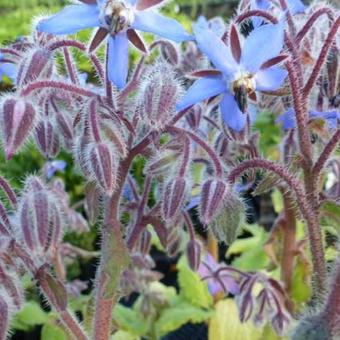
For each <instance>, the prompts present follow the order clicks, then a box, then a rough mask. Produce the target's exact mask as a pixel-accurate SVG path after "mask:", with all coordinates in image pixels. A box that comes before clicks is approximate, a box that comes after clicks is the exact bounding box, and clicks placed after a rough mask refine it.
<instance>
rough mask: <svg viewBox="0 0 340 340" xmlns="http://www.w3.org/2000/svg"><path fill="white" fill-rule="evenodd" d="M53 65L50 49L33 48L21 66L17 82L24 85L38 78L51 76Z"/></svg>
mask: <svg viewBox="0 0 340 340" xmlns="http://www.w3.org/2000/svg"><path fill="white" fill-rule="evenodd" d="M52 66H53V60H52V58H51V52H50V51H48V50H47V49H44V48H39V49H36V50H33V51H32V52H31V53H29V54H28V55H27V56H26V57H25V58H24V59H23V60H22V62H21V64H20V66H19V71H18V78H17V84H18V85H19V86H22V85H25V84H27V83H29V82H32V81H34V80H36V79H38V78H40V79H42V78H45V79H47V78H49V76H50V75H51V73H52Z"/></svg>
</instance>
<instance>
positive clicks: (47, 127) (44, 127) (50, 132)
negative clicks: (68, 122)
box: [35, 118, 60, 158]
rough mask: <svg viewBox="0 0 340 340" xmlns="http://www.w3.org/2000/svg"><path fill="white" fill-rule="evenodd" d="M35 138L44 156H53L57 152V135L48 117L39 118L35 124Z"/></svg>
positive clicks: (58, 145)
mask: <svg viewBox="0 0 340 340" xmlns="http://www.w3.org/2000/svg"><path fill="white" fill-rule="evenodd" d="M35 140H36V142H37V145H38V147H39V149H40V150H41V152H42V153H43V155H44V156H45V157H46V158H53V157H55V156H56V155H57V153H58V152H59V147H60V143H59V135H58V133H57V131H56V128H55V126H54V125H53V124H52V122H51V120H50V119H49V118H46V119H43V120H41V121H40V122H39V124H38V125H37V127H36V129H35Z"/></svg>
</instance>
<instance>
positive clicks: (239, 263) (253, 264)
mask: <svg viewBox="0 0 340 340" xmlns="http://www.w3.org/2000/svg"><path fill="white" fill-rule="evenodd" d="M244 229H245V230H246V231H248V232H250V233H251V234H252V235H253V236H250V237H247V238H243V239H238V240H236V241H235V242H234V243H233V244H232V245H231V246H230V247H229V249H228V252H227V256H230V255H239V256H238V257H236V258H235V260H234V261H233V263H232V264H233V266H234V267H235V268H238V269H241V270H245V271H256V270H261V269H264V268H266V267H267V266H268V265H269V263H270V259H269V257H268V256H267V254H266V253H265V252H264V248H263V246H264V244H265V242H266V241H267V239H268V233H267V232H266V231H265V230H264V229H263V228H261V227H259V226H257V225H252V226H246V227H245V228H244Z"/></svg>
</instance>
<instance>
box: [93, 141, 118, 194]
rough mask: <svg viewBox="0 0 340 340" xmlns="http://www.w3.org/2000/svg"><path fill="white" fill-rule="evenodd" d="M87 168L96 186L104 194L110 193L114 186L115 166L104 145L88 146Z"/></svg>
mask: <svg viewBox="0 0 340 340" xmlns="http://www.w3.org/2000/svg"><path fill="white" fill-rule="evenodd" d="M88 168H89V171H90V173H91V175H92V176H93V178H94V179H95V180H96V182H97V184H98V185H99V186H100V187H101V188H102V189H103V190H104V191H105V192H107V193H112V192H113V190H114V188H115V185H116V166H115V161H114V158H113V155H112V152H111V150H110V149H109V147H108V146H107V145H106V144H104V143H101V142H99V143H96V144H92V145H91V146H90V148H89V164H88Z"/></svg>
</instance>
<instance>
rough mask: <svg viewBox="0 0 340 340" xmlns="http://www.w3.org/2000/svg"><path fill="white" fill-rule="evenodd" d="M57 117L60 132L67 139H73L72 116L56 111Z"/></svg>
mask: <svg viewBox="0 0 340 340" xmlns="http://www.w3.org/2000/svg"><path fill="white" fill-rule="evenodd" d="M55 119H56V123H57V126H58V129H59V131H60V133H61V134H62V135H63V137H64V138H65V139H66V140H68V141H71V140H72V139H73V128H72V122H71V118H70V117H69V116H68V115H67V113H65V112H60V111H57V112H56V113H55Z"/></svg>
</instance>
